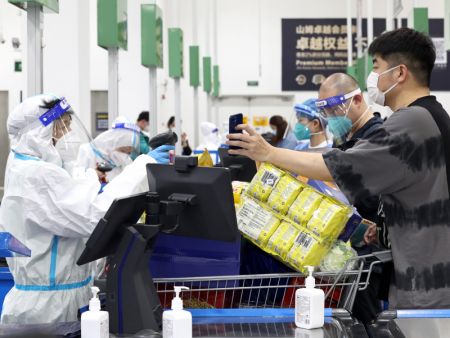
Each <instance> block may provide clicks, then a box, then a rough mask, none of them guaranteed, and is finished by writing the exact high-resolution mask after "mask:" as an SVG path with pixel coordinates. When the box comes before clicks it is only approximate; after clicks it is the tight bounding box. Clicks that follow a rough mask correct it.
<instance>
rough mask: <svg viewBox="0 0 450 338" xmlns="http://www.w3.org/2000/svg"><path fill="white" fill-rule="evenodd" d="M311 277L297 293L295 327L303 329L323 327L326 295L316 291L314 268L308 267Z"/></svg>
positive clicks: (319, 290)
mask: <svg viewBox="0 0 450 338" xmlns="http://www.w3.org/2000/svg"><path fill="white" fill-rule="evenodd" d="M307 268H308V271H309V276H308V277H307V278H306V280H305V288H300V289H298V290H297V291H296V292H295V325H297V326H298V327H300V328H303V329H315V328H319V327H323V324H324V310H325V294H324V292H323V290H321V289H316V288H315V286H316V281H315V279H314V277H313V275H312V274H313V271H314V267H313V266H307Z"/></svg>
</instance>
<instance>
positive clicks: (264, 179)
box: [235, 163, 353, 272]
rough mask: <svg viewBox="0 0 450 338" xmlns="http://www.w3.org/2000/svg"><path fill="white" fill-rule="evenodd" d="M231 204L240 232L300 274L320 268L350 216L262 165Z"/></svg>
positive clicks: (324, 197) (340, 206)
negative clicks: (310, 267)
mask: <svg viewBox="0 0 450 338" xmlns="http://www.w3.org/2000/svg"><path fill="white" fill-rule="evenodd" d="M235 202H236V205H237V208H236V210H237V211H236V213H237V221H238V228H239V230H240V232H241V233H242V234H243V235H244V236H245V237H246V238H247V239H249V240H250V241H252V242H253V243H254V244H256V245H257V246H258V247H260V248H261V249H262V250H264V251H266V252H268V253H270V254H272V255H274V256H275V257H277V258H278V259H280V260H281V261H283V262H284V263H285V264H287V265H289V266H291V267H292V268H294V269H296V270H298V271H302V272H303V271H304V267H305V266H307V265H313V266H318V265H319V264H320V262H321V261H322V259H323V257H324V256H325V255H326V254H327V252H328V251H329V250H330V248H331V246H332V245H333V243H334V242H335V241H336V239H337V238H338V236H339V234H340V233H341V232H342V230H343V229H344V228H345V225H346V223H347V221H348V220H349V218H350V216H351V215H352V214H353V209H352V208H351V207H350V206H347V205H345V204H343V203H342V202H340V201H338V200H336V199H334V198H332V197H330V196H327V195H324V194H322V193H320V192H318V191H316V190H315V189H313V188H312V187H310V186H308V185H307V184H305V183H303V182H300V181H299V180H297V179H296V178H294V177H292V176H291V175H290V174H288V173H286V172H284V171H283V170H280V169H278V168H276V167H274V166H272V165H270V164H267V163H266V164H263V165H262V166H261V167H260V169H259V170H258V173H257V174H256V175H255V177H254V178H253V180H252V182H251V183H250V185H249V186H248V187H245V191H244V192H242V190H241V191H240V193H239V198H238V199H236V198H235Z"/></svg>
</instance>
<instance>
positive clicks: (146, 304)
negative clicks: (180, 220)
mask: <svg viewBox="0 0 450 338" xmlns="http://www.w3.org/2000/svg"><path fill="white" fill-rule="evenodd" d="M143 202H144V203H143ZM195 203H196V199H195V196H194V195H185V194H173V195H172V196H170V197H169V200H168V201H160V198H159V195H158V194H157V193H151V192H149V193H145V194H140V195H135V196H131V197H128V198H123V199H120V200H117V201H116V202H115V203H113V205H112V206H111V207H110V209H109V211H108V213H107V215H110V217H108V218H107V219H105V218H106V216H105V218H104V219H102V220H101V221H100V223H99V225H98V226H97V228H96V230H95V231H94V234H93V237H92V238H94V239H95V232H97V231H98V232H99V233H100V235H101V233H103V232H104V230H105V229H108V230H109V231H108V232H109V233H110V235H109V236H108V235H106V237H108V238H109V240H110V242H109V243H110V244H111V243H113V244H112V246H114V242H115V243H117V245H116V246H115V248H111V247H104V248H103V249H102V248H101V244H102V243H98V244H99V246H98V247H97V248H98V249H94V248H95V247H90V246H89V245H88V243H87V244H86V249H85V252H83V255H82V256H81V257H80V259H79V261H78V263H79V264H84V263H86V262H89V261H92V260H95V259H97V257H98V256H100V257H103V256H104V253H106V252H107V251H113V252H114V254H113V255H112V256H111V260H110V263H109V266H110V269H109V271H108V277H107V280H106V310H107V311H108V312H109V328H110V332H111V333H114V334H119V335H122V334H130V333H131V334H135V333H139V332H145V331H147V332H149V333H152V334H157V333H158V332H161V328H162V312H163V309H162V307H161V303H160V301H159V298H158V295H157V293H156V289H155V286H154V284H153V280H152V276H151V273H150V271H149V269H148V262H149V260H150V256H151V254H152V252H153V248H154V245H155V242H156V238H157V235H158V233H159V232H160V231H164V232H171V231H172V230H173V229H167V228H166V227H165V226H164V225H163V224H161V223H160V222H159V220H160V217H161V216H177V215H179V214H180V212H181V211H182V210H183V208H184V207H185V205H195ZM130 205H133V206H134V208H133V209H132V213H130V216H131V218H132V219H133V217H134V218H135V215H141V214H142V213H143V212H144V211H145V212H146V215H147V216H146V224H136V223H127V222H128V220H129V218H128V220H120V221H119V220H118V218H119V217H114V216H115V215H120V214H122V215H123V213H127V211H128V210H131V208H129V207H126V206H130ZM123 218H124V217H122V219H123ZM115 220H117V221H115ZM119 223H121V224H119ZM113 232H114V233H113ZM94 242H95V241H94ZM97 242H98V241H97ZM89 249H93V250H89ZM153 336H154V337H157V336H156V335H153ZM153 336H152V335H149V337H153Z"/></svg>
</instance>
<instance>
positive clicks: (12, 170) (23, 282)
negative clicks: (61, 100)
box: [0, 95, 154, 324]
mask: <svg viewBox="0 0 450 338" xmlns="http://www.w3.org/2000/svg"><path fill="white" fill-rule="evenodd" d="M54 98H55V97H54V96H51V95H39V96H35V97H32V98H29V99H27V100H25V101H24V102H23V103H21V104H20V105H19V106H17V107H16V108H15V109H14V110H13V111H12V112H11V113H10V115H9V117H8V122H7V128H8V134H9V136H10V140H11V150H12V152H11V154H10V156H9V158H8V163H7V171H6V175H5V176H6V177H5V193H4V197H3V200H2V204H1V206H0V231H7V232H10V233H11V234H12V235H13V236H15V237H16V238H17V239H18V240H20V241H21V242H22V243H23V244H25V245H26V246H27V247H28V248H30V249H31V257H29V258H28V257H20V258H7V262H8V265H9V268H10V270H11V273H12V275H13V277H14V283H15V286H14V287H13V288H12V289H11V290H10V291H9V293H8V294H7V295H6V298H5V301H4V304H3V311H2V317H1V322H2V323H3V324H6V323H16V324H18V323H20V324H32V323H50V322H53V323H55V322H68V321H75V320H77V311H78V309H79V308H81V307H84V306H85V305H87V304H88V301H89V299H90V298H91V291H90V286H91V285H92V271H93V269H92V266H91V264H86V265H84V266H78V265H76V261H77V260H78V258H79V256H80V254H81V253H82V251H83V249H84V247H85V242H86V240H87V238H88V237H89V235H90V234H91V233H92V231H93V230H94V228H95V226H96V224H97V222H98V221H99V220H100V218H101V217H103V216H104V214H105V212H106V211H107V209H108V208H109V206H110V205H111V203H112V201H113V200H114V199H115V198H118V197H124V196H127V195H130V194H134V193H139V192H144V191H147V190H148V183H147V175H146V168H145V165H146V164H147V163H153V162H154V160H153V158H151V157H150V156H148V155H141V156H139V157H138V158H137V159H136V160H135V161H134V162H133V163H132V164H130V165H128V166H127V167H126V168H125V169H124V171H123V172H122V173H121V174H120V175H118V176H117V177H116V178H115V179H114V181H112V182H111V183H110V184H108V185H107V186H106V187H105V189H104V191H103V193H102V194H98V192H99V189H100V183H99V180H98V176H97V174H96V173H95V171H94V170H92V169H89V170H87V171H86V172H85V173H84V174H83V175H78V176H77V177H73V176H71V175H70V174H69V173H68V172H67V171H66V170H65V169H63V167H62V165H63V163H62V161H61V157H60V156H59V154H58V152H57V150H56V148H55V147H54V146H53V143H52V124H53V123H54V122H52V123H51V124H50V125H48V126H47V127H44V126H43V125H42V124H38V126H37V127H34V128H32V129H29V130H27V131H26V132H25V133H21V132H20V131H21V130H22V131H23V130H24V129H25V130H26V129H27V127H28V126H29V125H30V124H35V123H36V121H37V120H38V117H39V116H40V115H41V114H43V113H44V112H45V111H46V110H45V109H43V108H39V106H41V105H42V102H43V100H52V99H54Z"/></svg>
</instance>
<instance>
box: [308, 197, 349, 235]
mask: <svg viewBox="0 0 450 338" xmlns="http://www.w3.org/2000/svg"><path fill="white" fill-rule="evenodd" d="M348 218H349V210H348V208H347V207H345V206H343V205H339V204H337V202H334V201H333V200H331V199H329V198H324V199H323V200H322V202H321V203H320V205H319V207H318V209H317V210H315V211H314V213H313V216H312V218H311V219H310V220H309V222H308V224H307V226H306V227H307V228H308V229H309V230H310V231H311V232H312V233H314V234H315V235H316V236H318V237H320V238H322V239H323V238H326V239H330V240H335V239H336V238H337V237H338V236H339V234H340V233H341V232H342V230H343V229H344V227H345V224H346V223H347V221H348Z"/></svg>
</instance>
